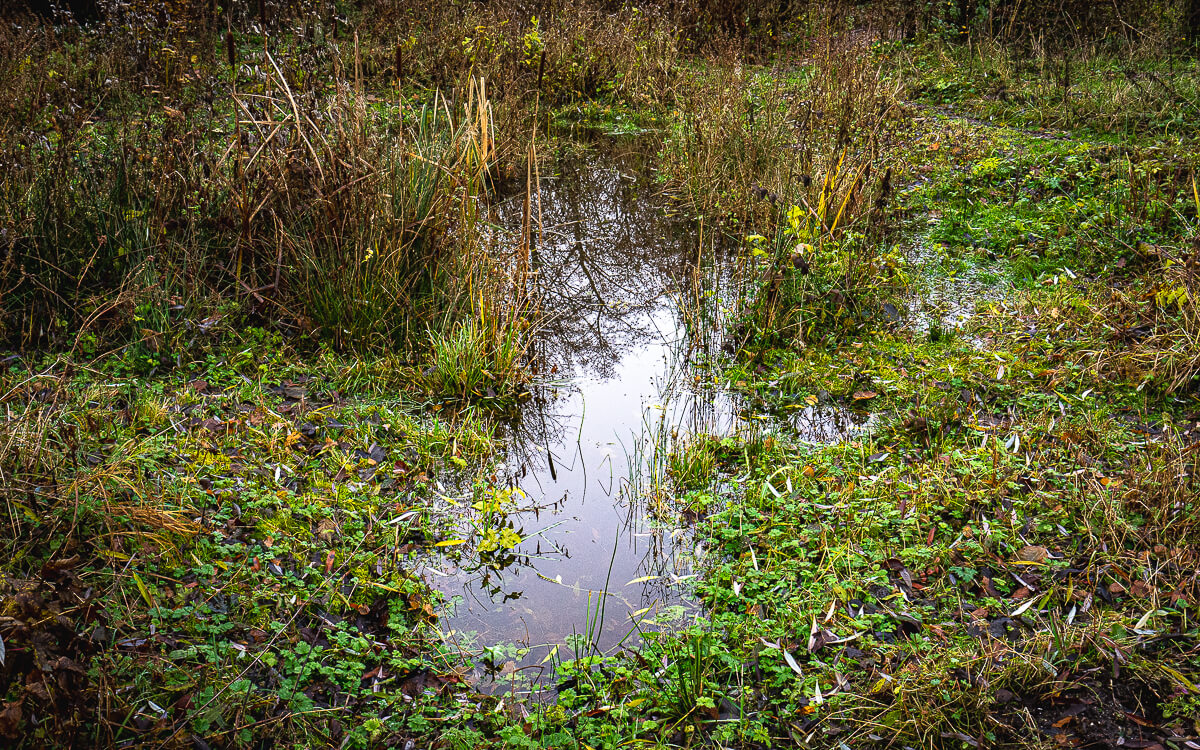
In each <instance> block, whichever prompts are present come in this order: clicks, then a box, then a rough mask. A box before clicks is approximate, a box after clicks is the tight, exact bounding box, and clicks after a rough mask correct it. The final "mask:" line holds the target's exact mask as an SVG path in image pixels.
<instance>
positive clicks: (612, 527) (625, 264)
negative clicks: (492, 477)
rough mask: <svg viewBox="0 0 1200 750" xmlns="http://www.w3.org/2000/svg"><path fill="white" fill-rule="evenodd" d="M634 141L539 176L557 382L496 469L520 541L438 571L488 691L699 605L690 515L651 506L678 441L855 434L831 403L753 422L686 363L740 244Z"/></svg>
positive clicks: (509, 223) (452, 624) (545, 306)
mask: <svg viewBox="0 0 1200 750" xmlns="http://www.w3.org/2000/svg"><path fill="white" fill-rule="evenodd" d="M641 145H643V144H639V143H638V142H636V141H633V142H631V141H618V142H606V143H602V144H601V147H600V148H596V149H592V150H589V151H587V152H585V153H584V154H583V155H581V156H576V157H572V158H570V159H564V160H560V162H559V164H558V165H557V167H556V170H557V172H556V175H555V176H554V177H553V178H550V179H546V178H543V181H542V185H541V192H542V223H543V236H542V243H541V246H540V248H539V251H538V253H537V257H536V259H535V266H536V268H537V269H538V288H539V291H540V293H541V306H542V310H543V312H544V314H545V315H546V316H547V320H546V323H545V325H544V326H543V328H542V329H541V331H540V333H539V336H538V342H537V345H536V347H537V349H536V355H537V356H536V359H537V362H538V365H539V367H540V368H541V370H542V373H543V376H545V377H546V378H547V379H548V382H545V383H543V384H542V385H540V386H539V387H538V388H537V389H536V390H535V394H536V395H535V398H534V399H533V400H532V401H531V402H529V403H528V404H526V405H525V407H523V409H522V411H521V413H520V415H519V417H518V418H517V419H515V420H513V421H512V422H510V423H508V424H506V425H504V428H503V429H504V437H505V440H506V445H507V456H506V459H505V461H504V463H503V465H502V467H500V471H499V472H498V477H497V478H498V482H497V484H498V486H502V487H503V486H506V485H507V486H508V487H510V488H513V489H512V490H510V491H509V492H507V493H503V494H505V495H506V496H507V499H508V500H510V501H512V504H513V505H512V507H511V509H510V512H508V513H506V514H505V516H504V521H503V525H504V526H505V527H508V528H511V529H512V531H513V532H514V533H515V534H516V537H519V538H520V539H521V541H520V543H519V544H516V545H515V546H514V547H513V548H512V549H509V548H508V547H507V546H506V545H505V544H501V545H500V547H499V548H498V549H495V550H491V551H490V552H485V553H483V554H477V553H474V554H473V553H464V555H463V557H462V559H460V560H457V562H455V561H451V560H449V559H442V560H437V561H433V563H431V565H430V566H429V568H430V569H431V570H429V572H432V573H433V575H429V576H427V578H428V579H429V581H430V583H431V584H433V585H435V586H437V587H438V588H439V589H440V590H441V591H442V592H443V594H445V595H446V597H447V600H448V601H449V602H450V604H449V605H448V606H447V611H446V612H445V613H444V614H443V615H442V618H441V622H440V625H441V628H442V631H443V633H445V634H446V635H447V640H448V641H452V642H454V643H455V644H457V645H458V646H459V647H460V648H461V649H463V650H464V651H466V652H469V653H475V654H477V653H481V652H482V653H484V654H485V657H486V658H485V659H483V660H482V661H483V662H484V663H486V664H488V665H490V667H491V668H490V669H488V670H483V669H481V670H480V671H479V673H477V674H476V675H475V677H476V678H477V680H478V682H479V687H480V688H482V689H494V690H513V691H514V692H522V691H523V690H525V689H531V688H536V686H537V685H538V683H539V682H541V681H543V680H544V679H545V677H546V676H548V675H549V674H551V673H552V670H553V665H554V663H555V661H556V660H557V659H563V658H575V657H578V656H583V655H585V654H588V653H596V652H603V653H607V652H610V651H612V650H614V649H617V648H619V647H621V646H622V645H632V644H634V643H636V642H637V641H638V638H639V631H641V632H645V631H649V630H656V629H663V628H673V627H678V625H679V623H680V622H681V621H683V620H685V619H686V618H687V617H688V616H689V615H690V614H691V613H693V611H694V605H693V604H692V603H690V601H689V599H688V596H687V591H688V582H689V581H690V580H691V578H692V570H693V568H692V565H693V561H695V560H696V559H697V558H698V557H699V555H700V554H702V551H699V550H697V549H696V543H695V541H694V540H693V537H692V535H691V532H690V529H689V527H688V526H687V524H686V522H684V521H683V520H681V519H680V518H678V517H677V515H676V514H675V513H672V512H662V513H658V512H655V510H654V503H652V502H648V501H647V497H648V496H649V495H651V494H653V492H652V491H653V490H654V488H655V486H656V484H660V483H662V482H665V481H667V480H666V479H665V478H664V477H663V476H662V469H661V466H662V460H661V459H662V456H663V453H664V451H665V450H666V449H668V448H669V445H670V444H671V443H670V441H671V440H672V439H674V437H676V436H686V435H697V434H709V435H718V436H722V435H729V434H733V433H735V432H738V431H746V430H757V431H760V432H762V431H772V430H788V431H790V432H792V433H798V434H799V436H800V437H801V438H803V439H808V440H811V441H813V442H830V441H834V440H838V439H842V438H844V437H845V436H846V435H848V434H852V433H853V431H854V430H856V429H857V428H856V425H855V423H854V421H853V420H852V419H851V418H850V417H849V415H848V414H843V413H841V412H837V411H830V410H829V409H827V408H810V409H805V410H803V411H801V412H798V413H796V414H793V415H789V416H788V417H786V418H774V417H768V416H765V415H761V414H748V413H746V412H745V409H744V408H743V407H742V405H740V404H739V403H737V400H736V399H735V398H734V397H733V396H732V395H731V394H730V393H729V392H728V391H726V390H724V389H722V388H721V387H720V386H719V385H716V384H715V383H714V378H713V376H712V373H711V372H709V371H707V370H705V369H703V368H699V367H697V366H695V365H694V364H693V363H694V362H695V361H696V360H697V355H700V354H703V355H704V357H705V358H707V357H710V356H712V355H713V354H714V353H715V352H717V351H719V342H714V336H715V335H719V333H714V332H719V326H718V325H717V324H714V323H713V320H714V318H719V314H720V313H719V311H718V310H717V307H718V306H719V302H718V300H719V299H720V298H721V297H722V296H724V297H726V298H730V299H732V297H733V289H734V287H733V285H734V279H735V276H736V274H735V272H734V271H735V264H736V261H735V254H734V253H733V252H732V251H729V250H727V249H725V248H722V247H721V246H720V245H719V239H718V238H717V237H716V235H714V236H713V238H711V239H710V238H709V237H707V236H702V233H701V231H700V230H699V229H698V228H697V227H696V226H694V225H693V224H692V223H691V222H685V221H681V220H679V219H678V218H672V217H670V216H668V215H667V214H666V213H665V212H664V210H663V203H662V202H661V201H658V200H655V198H654V197H653V196H654V195H655V193H656V188H655V186H654V184H653V183H652V181H651V179H650V177H651V175H652V169H651V164H650V162H649V159H651V158H653V151H648V150H646V149H644V148H639V146H641ZM522 201H523V199H522V197H521V196H516V197H515V198H513V199H510V200H506V201H500V202H498V204H497V205H496V206H495V211H496V221H497V223H499V224H500V225H502V226H506V227H514V226H516V227H519V226H520V222H521V212H522ZM701 310H707V311H708V312H707V313H706V314H705V315H706V316H707V317H705V316H702V315H700V314H699V311H701ZM701 320H707V321H708V322H707V323H706V324H705V323H702V322H700V321H701ZM656 456H657V459H658V460H657V461H655V460H654V459H655V457H656ZM501 534H502V532H501ZM513 538H514V537H512V536H509V537H508V539H509V541H511V540H512V539H513Z"/></svg>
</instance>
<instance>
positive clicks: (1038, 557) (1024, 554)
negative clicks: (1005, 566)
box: [1017, 544, 1050, 563]
mask: <svg viewBox="0 0 1200 750" xmlns="http://www.w3.org/2000/svg"><path fill="white" fill-rule="evenodd" d="M1049 556H1050V550H1048V549H1046V548H1045V547H1038V546H1035V545H1032V544H1030V545H1028V546H1026V547H1025V548H1024V549H1023V550H1021V551H1020V552H1018V553H1017V559H1018V560H1020V561H1022V562H1031V563H1040V562H1045V561H1046V558H1047V557H1049Z"/></svg>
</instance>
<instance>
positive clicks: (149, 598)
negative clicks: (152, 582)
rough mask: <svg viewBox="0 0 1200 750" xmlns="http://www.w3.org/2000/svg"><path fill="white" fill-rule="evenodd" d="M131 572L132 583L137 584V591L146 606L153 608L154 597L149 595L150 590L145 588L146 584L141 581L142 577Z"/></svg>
mask: <svg viewBox="0 0 1200 750" xmlns="http://www.w3.org/2000/svg"><path fill="white" fill-rule="evenodd" d="M131 572H132V573H133V582H134V583H136V584H137V587H138V591H140V592H141V594H142V598H143V599H145V600H146V606H148V607H151V608H153V607H154V606H155V604H154V597H153V596H151V595H150V589H148V588H146V582H145V581H143V580H142V577H141V576H140V575H138V574H137V572H136V571H131Z"/></svg>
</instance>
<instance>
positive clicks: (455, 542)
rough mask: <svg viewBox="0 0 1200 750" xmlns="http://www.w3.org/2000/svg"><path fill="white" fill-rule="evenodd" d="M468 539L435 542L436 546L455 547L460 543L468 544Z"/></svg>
mask: <svg viewBox="0 0 1200 750" xmlns="http://www.w3.org/2000/svg"><path fill="white" fill-rule="evenodd" d="M466 543H467V540H466V539H444V540H442V541H440V542H437V543H436V544H434V545H433V546H434V547H455V546H457V545H459V544H466Z"/></svg>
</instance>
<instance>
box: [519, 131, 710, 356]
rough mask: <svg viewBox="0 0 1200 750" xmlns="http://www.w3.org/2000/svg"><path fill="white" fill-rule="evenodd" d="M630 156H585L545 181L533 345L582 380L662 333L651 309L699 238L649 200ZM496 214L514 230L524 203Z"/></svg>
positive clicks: (649, 189)
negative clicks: (538, 319) (537, 329)
mask: <svg viewBox="0 0 1200 750" xmlns="http://www.w3.org/2000/svg"><path fill="white" fill-rule="evenodd" d="M634 159H635V157H634V156H633V155H632V154H630V153H626V154H610V155H608V156H606V157H603V158H602V157H600V156H597V155H595V154H588V155H586V156H584V157H582V158H580V159H578V160H573V161H571V162H569V163H567V164H565V165H562V166H561V167H560V169H559V174H558V175H557V176H555V177H553V178H550V179H544V180H543V182H542V185H541V192H542V214H541V219H542V223H543V227H544V229H543V232H542V241H541V245H540V246H539V247H538V249H537V251H536V254H535V258H534V266H535V268H536V270H537V274H538V279H537V287H538V290H539V292H540V298H539V301H540V303H541V307H542V311H543V313H544V314H545V316H546V319H545V322H544V325H543V328H542V333H541V335H540V336H539V337H538V338H539V347H540V348H541V353H542V354H543V355H544V357H545V359H546V361H547V362H548V363H550V364H552V365H557V366H558V367H559V368H560V369H564V370H565V369H566V368H572V369H574V371H575V372H576V373H577V374H580V375H584V376H590V377H596V378H606V377H610V376H611V375H612V370H613V363H614V362H615V361H616V360H617V359H619V357H620V355H621V353H622V352H624V351H627V350H628V349H629V348H631V347H633V346H636V345H638V344H639V343H640V342H644V341H645V339H646V337H647V336H658V335H659V332H657V331H654V330H652V329H651V328H650V325H651V323H652V321H651V320H650V316H649V313H650V311H651V310H653V309H654V308H655V307H656V306H657V305H658V304H659V302H658V301H659V298H660V297H661V295H662V293H663V291H664V289H666V288H669V287H670V286H672V285H673V284H674V283H675V282H677V281H678V280H680V279H682V278H683V277H684V276H685V274H686V272H687V266H688V259H689V257H690V256H691V254H692V253H693V252H694V247H695V243H696V237H695V233H694V232H693V231H691V230H690V229H689V227H688V226H687V225H685V224H682V223H671V222H670V221H669V220H668V219H667V218H666V217H665V216H664V215H663V212H662V209H661V208H660V207H659V205H657V204H656V202H655V201H651V200H647V199H646V198H647V195H648V194H650V193H651V192H652V190H653V186H652V185H651V184H650V181H649V179H648V177H647V176H646V174H645V173H644V171H642V170H640V169H636V167H635V165H633V164H632V162H633V161H634ZM497 213H498V218H499V220H500V223H501V224H503V225H505V226H508V227H517V226H520V222H521V199H519V198H513V199H510V200H508V201H505V202H502V203H501V204H499V205H498V206H497ZM568 371H569V370H568Z"/></svg>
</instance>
